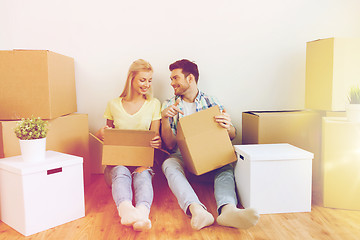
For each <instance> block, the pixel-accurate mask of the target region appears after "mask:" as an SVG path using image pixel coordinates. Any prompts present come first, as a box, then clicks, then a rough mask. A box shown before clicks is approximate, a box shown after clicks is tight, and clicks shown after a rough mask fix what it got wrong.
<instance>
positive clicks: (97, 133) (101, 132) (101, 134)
mask: <svg viewBox="0 0 360 240" xmlns="http://www.w3.org/2000/svg"><path fill="white" fill-rule="evenodd" d="M108 128H111V127H109V126H107V125H106V126H104V127H102V128H100V129H99V131H97V132H96V133H95V136H96V137H97V138H99V139H100V140H101V141H104V135H105V132H104V130H105V129H108Z"/></svg>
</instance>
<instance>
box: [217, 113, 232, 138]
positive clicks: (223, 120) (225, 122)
mask: <svg viewBox="0 0 360 240" xmlns="http://www.w3.org/2000/svg"><path fill="white" fill-rule="evenodd" d="M215 121H216V122H217V123H219V124H220V126H222V127H223V128H225V129H226V130H228V132H229V131H230V128H231V118H230V115H229V114H228V113H227V112H226V110H225V109H224V110H223V111H222V113H221V115H218V116H215Z"/></svg>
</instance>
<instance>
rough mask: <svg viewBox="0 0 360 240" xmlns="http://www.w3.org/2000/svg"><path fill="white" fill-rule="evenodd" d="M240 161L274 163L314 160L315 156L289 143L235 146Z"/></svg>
mask: <svg viewBox="0 0 360 240" xmlns="http://www.w3.org/2000/svg"><path fill="white" fill-rule="evenodd" d="M234 148H235V151H236V153H237V154H238V155H239V159H238V160H244V159H246V160H248V161H273V160H289V159H294V160H296V159H313V158H314V154H313V153H311V152H308V151H305V150H303V149H300V148H298V147H295V146H293V145H290V144H288V143H276V144H249V145H235V146H234Z"/></svg>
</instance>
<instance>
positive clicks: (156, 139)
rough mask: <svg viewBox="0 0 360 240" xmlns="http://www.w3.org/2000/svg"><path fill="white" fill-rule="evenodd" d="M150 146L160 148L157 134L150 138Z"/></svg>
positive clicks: (159, 139)
mask: <svg viewBox="0 0 360 240" xmlns="http://www.w3.org/2000/svg"><path fill="white" fill-rule="evenodd" d="M150 146H151V147H153V148H161V137H160V136H159V135H157V136H155V137H154V138H153V139H151V141H150Z"/></svg>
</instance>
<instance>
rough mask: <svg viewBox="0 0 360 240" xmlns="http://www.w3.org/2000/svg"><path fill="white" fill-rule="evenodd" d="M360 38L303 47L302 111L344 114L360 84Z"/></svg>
mask: <svg viewBox="0 0 360 240" xmlns="http://www.w3.org/2000/svg"><path fill="white" fill-rule="evenodd" d="M359 66H360V38H327V39H320V40H316V41H311V42H308V43H307V45H306V80H305V108H308V109H314V110H324V111H344V110H345V108H346V104H347V103H348V100H347V96H348V94H349V90H350V87H351V86H352V85H359V84H360V79H359V76H360V68H359Z"/></svg>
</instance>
